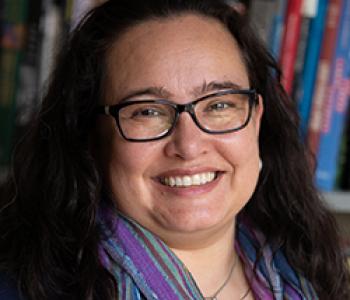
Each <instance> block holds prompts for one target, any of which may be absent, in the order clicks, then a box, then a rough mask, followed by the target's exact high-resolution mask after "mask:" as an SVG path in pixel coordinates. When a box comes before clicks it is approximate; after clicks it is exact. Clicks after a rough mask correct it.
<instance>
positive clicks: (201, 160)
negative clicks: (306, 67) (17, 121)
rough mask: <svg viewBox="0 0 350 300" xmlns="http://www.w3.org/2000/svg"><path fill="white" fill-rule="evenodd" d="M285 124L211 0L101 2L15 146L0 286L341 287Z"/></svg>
mask: <svg viewBox="0 0 350 300" xmlns="http://www.w3.org/2000/svg"><path fill="white" fill-rule="evenodd" d="M297 120H298V119H297V116H296V112H295V107H294V104H293V103H292V101H291V100H290V99H289V98H288V97H287V95H286V93H285V92H284V90H283V88H282V86H281V84H280V78H279V69H278V67H277V65H276V63H275V62H274V61H273V59H272V58H271V56H270V55H269V54H268V52H266V50H265V48H264V47H263V46H262V45H261V44H260V42H259V40H258V39H256V38H255V36H254V34H253V32H252V30H251V29H250V27H249V24H247V23H246V20H245V19H244V18H242V17H241V16H240V15H239V14H238V13H237V12H235V11H234V10H232V9H230V8H229V7H228V6H226V5H225V3H224V2H223V1H221V0H167V1H164V0H152V1H151V0H144V1H142V2H140V1H136V0H127V1H126V0H125V1H124V0H119V1H107V2H106V3H105V4H103V5H101V6H100V7H97V8H95V9H93V10H92V11H91V12H90V13H89V14H88V15H87V16H86V17H85V18H84V20H83V21H82V22H81V24H80V25H79V26H78V27H77V29H76V30H75V31H74V32H73V33H72V36H71V38H70V39H69V40H68V41H67V45H65V46H64V47H63V48H62V51H61V55H60V57H59V60H58V62H57V67H56V71H55V73H54V74H53V77H52V81H51V84H50V88H49V90H48V93H47V95H46V97H45V99H44V102H43V104H42V108H41V111H40V112H39V114H38V115H37V117H36V118H35V119H34V120H33V125H32V127H31V129H30V132H29V133H28V135H27V136H26V137H25V138H24V140H23V141H22V142H21V144H20V145H18V147H17V151H16V153H15V155H14V160H13V172H12V175H11V177H10V178H9V180H8V184H7V186H6V188H7V189H6V194H5V197H3V198H2V199H1V210H0V236H1V239H0V271H1V274H0V275H1V276H0V278H1V280H0V286H1V287H2V286H8V287H10V286H12V287H13V286H18V293H19V295H22V296H23V298H24V299H50V300H51V299H107V300H109V299H110V300H111V299H162V300H168V299H169V300H170V299H171V300H172V299H174V300H175V299H184V300H185V299H186V300H187V299H196V300H199V299H218V300H228V299H246V300H248V299H294V300H295V299H348V298H349V297H350V294H349V289H348V285H347V280H348V273H347V269H346V266H345V262H344V258H343V256H342V253H341V250H340V247H339V241H338V237H337V229H336V226H335V223H334V220H333V218H332V217H331V215H330V213H329V212H328V211H327V210H326V209H325V208H324V207H323V205H322V203H321V201H320V199H319V196H318V194H317V192H316V190H315V188H314V186H313V183H312V174H311V173H310V172H309V169H308V168H307V162H308V157H307V152H306V150H305V149H304V147H303V145H302V143H301V142H300V141H299V134H298V121H297ZM8 282H9V284H8ZM7 289H9V288H7ZM5 292H7V293H8V291H6V289H5ZM11 292H13V288H12V290H11ZM0 296H1V290H0ZM0 298H1V297H0ZM1 299H3V298H1Z"/></svg>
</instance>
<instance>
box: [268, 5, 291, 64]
mask: <svg viewBox="0 0 350 300" xmlns="http://www.w3.org/2000/svg"><path fill="white" fill-rule="evenodd" d="M287 3H288V1H287V0H276V4H275V5H277V7H276V12H275V14H274V16H273V19H272V24H271V29H270V32H269V34H268V45H269V47H270V48H269V49H270V51H271V53H272V54H273V56H274V58H275V59H276V60H277V61H279V59H280V52H281V44H282V37H283V29H284V21H285V15H286V10H287Z"/></svg>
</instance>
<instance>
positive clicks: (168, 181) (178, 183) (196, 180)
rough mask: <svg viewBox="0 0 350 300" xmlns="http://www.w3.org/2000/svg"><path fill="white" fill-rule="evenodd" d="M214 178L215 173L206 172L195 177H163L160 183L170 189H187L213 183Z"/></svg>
mask: <svg viewBox="0 0 350 300" xmlns="http://www.w3.org/2000/svg"><path fill="white" fill-rule="evenodd" d="M215 177H216V172H206V173H200V174H195V175H186V176H174V177H173V176H170V177H163V178H162V179H161V182H162V183H163V184H164V185H168V186H171V187H188V186H193V185H202V184H206V183H208V182H211V181H213V180H214V179H215Z"/></svg>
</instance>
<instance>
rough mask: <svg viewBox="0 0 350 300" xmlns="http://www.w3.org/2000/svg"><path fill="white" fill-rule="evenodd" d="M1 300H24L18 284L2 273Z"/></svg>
mask: <svg viewBox="0 0 350 300" xmlns="http://www.w3.org/2000/svg"><path fill="white" fill-rule="evenodd" d="M0 300H23V298H21V297H20V295H19V292H18V289H17V286H16V282H15V281H14V280H12V279H10V277H9V276H7V275H6V274H4V273H0Z"/></svg>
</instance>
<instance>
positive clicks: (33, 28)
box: [15, 0, 42, 140]
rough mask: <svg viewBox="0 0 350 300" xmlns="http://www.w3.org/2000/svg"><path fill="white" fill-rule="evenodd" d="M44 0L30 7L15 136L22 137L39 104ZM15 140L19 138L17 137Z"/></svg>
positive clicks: (35, 2)
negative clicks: (41, 18)
mask: <svg viewBox="0 0 350 300" xmlns="http://www.w3.org/2000/svg"><path fill="white" fill-rule="evenodd" d="M41 5H42V0H31V3H30V6H29V7H28V18H27V22H26V35H25V41H24V47H23V55H22V59H21V62H20V65H19V75H18V76H19V79H18V83H17V87H16V89H17V94H16V101H15V103H16V112H15V115H16V117H15V136H20V135H21V131H22V129H24V128H25V127H26V125H27V124H28V122H29V120H30V118H31V116H32V114H33V113H34V110H35V108H36V107H37V106H38V104H39V97H40V96H39V94H40V93H39V90H38V86H39V61H40V45H41V40H42V34H41V31H40V16H41V9H42V7H41ZM15 140H17V138H16V137H15Z"/></svg>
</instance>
